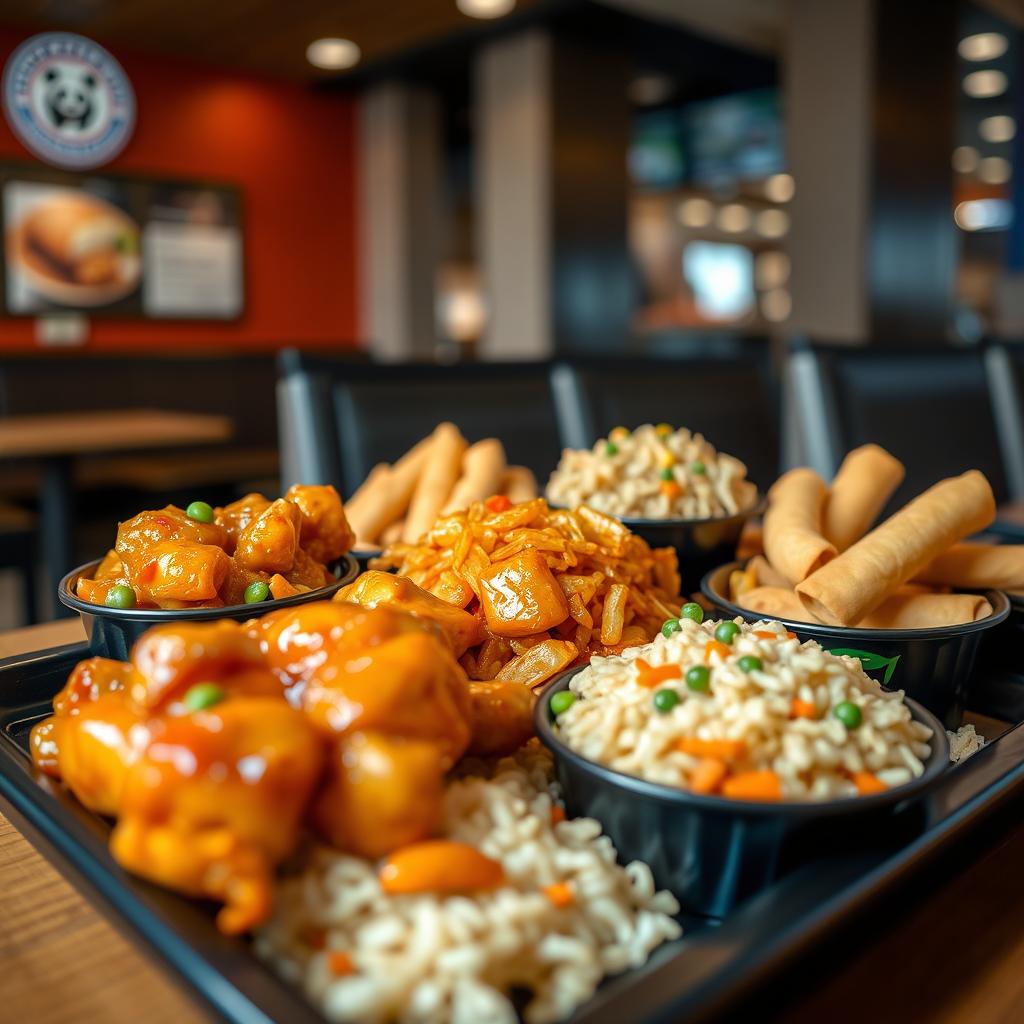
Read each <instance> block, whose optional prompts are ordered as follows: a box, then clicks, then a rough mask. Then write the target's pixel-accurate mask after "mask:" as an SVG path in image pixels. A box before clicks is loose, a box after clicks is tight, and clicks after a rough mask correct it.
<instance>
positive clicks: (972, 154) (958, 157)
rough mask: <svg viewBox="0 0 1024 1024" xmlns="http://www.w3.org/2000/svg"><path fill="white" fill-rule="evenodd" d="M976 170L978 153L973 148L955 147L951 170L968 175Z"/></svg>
mask: <svg viewBox="0 0 1024 1024" xmlns="http://www.w3.org/2000/svg"><path fill="white" fill-rule="evenodd" d="M977 169H978V151H977V150H976V149H975V148H974V147H973V146H957V147H956V149H954V150H953V170H954V171H956V172H957V173H958V174H970V173H972V172H973V171H976V170H977Z"/></svg>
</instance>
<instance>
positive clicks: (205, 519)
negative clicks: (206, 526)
mask: <svg viewBox="0 0 1024 1024" xmlns="http://www.w3.org/2000/svg"><path fill="white" fill-rule="evenodd" d="M185 515H187V516H188V517H189V519H194V520H195V521H196V522H197V523H212V522H213V509H212V508H211V507H210V506H209V505H208V504H207V503H206V502H205V501H193V502H192V504H191V505H189V507H188V508H187V509H185Z"/></svg>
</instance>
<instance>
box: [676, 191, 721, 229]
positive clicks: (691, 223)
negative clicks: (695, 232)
mask: <svg viewBox="0 0 1024 1024" xmlns="http://www.w3.org/2000/svg"><path fill="white" fill-rule="evenodd" d="M677 212H678V215H679V222H680V223H681V224H683V225H685V226H686V227H688V228H706V227H707V226H708V225H709V224H710V223H711V218H712V217H713V216H714V215H715V208H714V206H713V205H712V204H711V203H710V202H709V201H708V200H707V199H699V198H697V199H684V200H683V201H682V202H681V203H680V204H679V210H678V211H677Z"/></svg>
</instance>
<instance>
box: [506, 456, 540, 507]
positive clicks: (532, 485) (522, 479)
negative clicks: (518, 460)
mask: <svg viewBox="0 0 1024 1024" xmlns="http://www.w3.org/2000/svg"><path fill="white" fill-rule="evenodd" d="M501 493H502V494H504V495H505V497H506V498H508V500H509V501H511V502H512V504H513V505H518V504H519V502H521V501H533V499H534V498H536V497H537V494H538V491H537V478H536V477H535V476H534V475H533V473H532V472H531V471H530V470H528V469H527V468H526V467H525V466H508V467H507V468H506V470H505V472H504V473H503V474H502V475H501Z"/></svg>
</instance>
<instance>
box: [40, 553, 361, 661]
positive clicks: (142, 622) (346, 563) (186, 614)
mask: <svg viewBox="0 0 1024 1024" xmlns="http://www.w3.org/2000/svg"><path fill="white" fill-rule="evenodd" d="M99 564H100V559H96V561H94V562H87V563H86V564H85V565H80V566H79V567H78V568H77V569H72V570H71V572H69V573H68V574H67V576H65V577H64V579H62V580H61V581H60V586H59V587H58V588H57V597H58V598H59V599H60V602H61V604H63V605H64V606H65V607H67V608H71V609H73V610H74V611H76V612H78V614H79V615H81V616H82V625H84V626H85V634H86V636H87V637H88V638H89V650H90V651H91V652H92V653H93V654H95V655H97V656H99V657H102V658H114V659H115V660H117V661H127V660H128V656H129V653H130V651H131V649H132V645H133V644H134V643H135V641H136V640H138V639H139V637H140V636H142V634H143V633H145V632H146V630H147V629H149V628H150V627H151V626H159V625H166V624H167V623H172V622H210V621H212V620H216V619H234V620H235V621H236V622H245V621H246V620H247V619H251V618H254V617H255V616H257V615H265V614H266V613H267V612H272V611H277V609H278V608H292V607H294V606H295V605H300V604H309V603H310V602H311V601H325V600H327V599H329V598H330V597H332V596H333V595H334V594H336V593H337V592H338V591H339V590H341V588H342V587H344V586H345V585H346V584H348V583H351V582H352V581H353V580H354V579H355V578H356V576H358V575H359V565H358V563H357V562H356V560H355V559H354V558H353V557H352V556H351V555H342V556H341V558H339V559H338V561H337V562H335V563H333V565H332V566H331V569H332V570H333V571H334V573H335V575H336V576H337V579H336V580H335V581H334V582H333V583H329V584H327V586H326V587H319V588H318V589H317V590H311V591H309V592H308V593H306V594H295V595H294V596H293V597H282V598H280V599H279V600H268V601H262V602H260V603H259V604H234V605H230V606H229V607H227V608H108V607H107V606H106V605H102V604H90V603H89V602H88V601H83V600H81V599H80V598H78V597H76V596H75V586H76V585H77V583H78V579H79V577H81V576H84V577H86V578H87V579H88V578H90V577H91V576H92V574H93V573H94V572H95V571H96V569H97V568H98V566H99Z"/></svg>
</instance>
